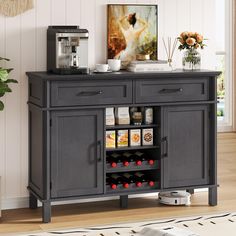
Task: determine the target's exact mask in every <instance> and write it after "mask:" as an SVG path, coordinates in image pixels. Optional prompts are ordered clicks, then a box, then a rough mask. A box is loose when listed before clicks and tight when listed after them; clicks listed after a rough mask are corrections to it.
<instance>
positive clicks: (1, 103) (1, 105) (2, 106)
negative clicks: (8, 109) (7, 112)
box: [0, 101, 4, 111]
mask: <svg viewBox="0 0 236 236" xmlns="http://www.w3.org/2000/svg"><path fill="white" fill-rule="evenodd" d="M3 109H4V104H3V102H2V101H0V111H2V110H3Z"/></svg>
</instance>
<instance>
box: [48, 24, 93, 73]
mask: <svg viewBox="0 0 236 236" xmlns="http://www.w3.org/2000/svg"><path fill="white" fill-rule="evenodd" d="M88 37H89V33H88V30H86V29H80V28H79V26H49V27H48V30H47V71H48V72H52V73H56V74H88V73H89V67H88Z"/></svg>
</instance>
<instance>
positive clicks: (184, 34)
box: [180, 31, 188, 38]
mask: <svg viewBox="0 0 236 236" xmlns="http://www.w3.org/2000/svg"><path fill="white" fill-rule="evenodd" d="M186 36H188V32H187V31H184V32H182V33H181V34H180V37H181V38H185V37H186Z"/></svg>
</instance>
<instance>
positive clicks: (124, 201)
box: [120, 195, 128, 208]
mask: <svg viewBox="0 0 236 236" xmlns="http://www.w3.org/2000/svg"><path fill="white" fill-rule="evenodd" d="M127 207H128V195H124V196H120V208H127Z"/></svg>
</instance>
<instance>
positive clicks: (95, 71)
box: [93, 70, 112, 74]
mask: <svg viewBox="0 0 236 236" xmlns="http://www.w3.org/2000/svg"><path fill="white" fill-rule="evenodd" d="M111 72H112V71H111V70H108V71H104V72H100V71H97V70H94V71H93V73H98V74H105V73H111Z"/></svg>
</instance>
